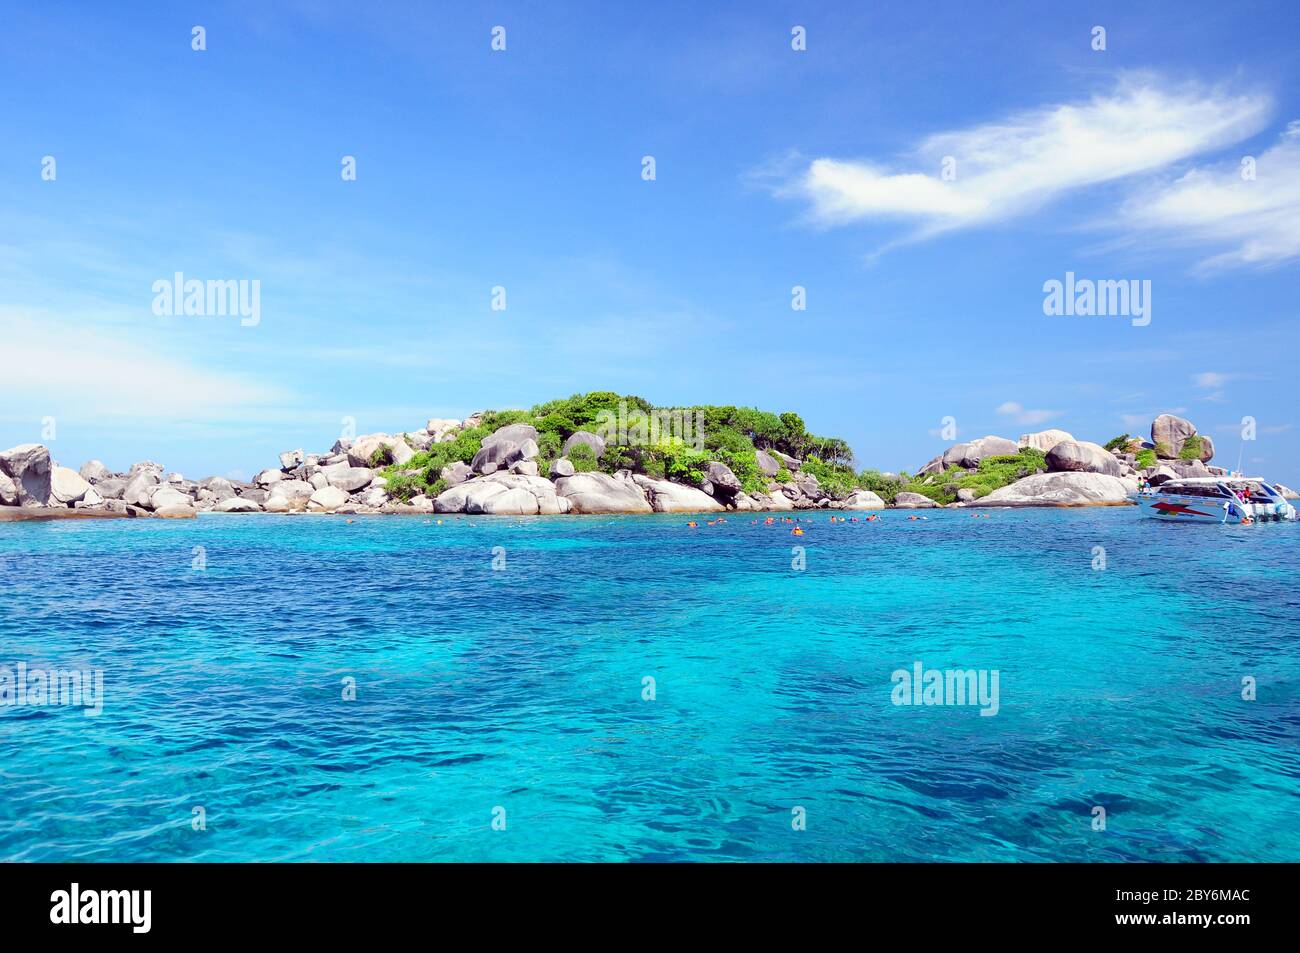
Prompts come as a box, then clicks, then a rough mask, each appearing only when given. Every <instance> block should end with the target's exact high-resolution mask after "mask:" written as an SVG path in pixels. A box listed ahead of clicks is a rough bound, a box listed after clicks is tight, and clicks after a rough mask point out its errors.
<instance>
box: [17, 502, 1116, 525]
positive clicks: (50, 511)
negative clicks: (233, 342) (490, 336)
mask: <svg viewBox="0 0 1300 953" xmlns="http://www.w3.org/2000/svg"><path fill="white" fill-rule="evenodd" d="M1136 505H1137V504H1135V503H1133V502H1132V501H1130V500H1126V501H1123V502H1099V503H1091V502H1090V503H990V504H987V505H985V504H981V503H979V502H978V501H976V502H973V503H954V504H951V505H949V506H936V507H906V506H886V507H884V508H883V509H876V510H862V509H851V508H846V507H839V506H820V507H816V508H815V509H813V510H798V511H793V510H776V509H770V510H744V511H738V510H725V511H722V512H724V513H737V512H748V513H789V512H799V513H803V514H811V513H820V512H824V513H864V512H867V513H889V512H897V513H910V512H913V510H916V509H936V510H958V509H960V510H974V509H989V510H1027V509H1049V510H1050V509H1057V510H1080V509H1094V508H1099V507H1123V506H1136ZM718 513H719V511H717V510H673V511H672V512H664V511H660V512H650V513H628V512H624V511H617V510H610V511H607V512H583V513H575V512H570V513H531V514H519V513H469V512H460V513H450V512H447V513H440V512H438V511H436V510H425V509H418V508H415V507H392V508H388V509H379V510H374V511H369V512H360V511H356V512H353V511H346V512H345V511H342V510H333V511H325V510H290V511H287V512H283V513H274V512H268V511H266V510H250V511H247V512H230V513H218V512H212V511H203V510H195V511H194V512H193V513H189V514H186V515H174V516H163V517H159V516H158V515H157V514H154V513H150V512H138V513H130V512H128V513H121V512H117V511H114V510H105V509H89V508H83V509H79V510H68V509H57V508H53V507H35V506H30V507H27V506H0V523H25V522H51V521H57V520H101V519H115V520H129V519H197V518H198V517H199V516H203V517H209V516H212V517H217V518H224V517H231V516H264V517H275V516H279V517H293V518H297V517H304V516H306V517H313V516H322V517H331V516H332V517H346V518H348V519H352V518H353V517H358V516H364V517H388V516H398V517H401V516H423V517H425V518H426V519H427V518H430V517H446V518H456V519H462V518H464V517H467V516H484V517H494V518H498V519H520V518H521V517H523V516H535V517H554V516H572V517H583V516H593V517H596V516H684V517H686V516H693V517H709V516H715V517H716V516H717V515H718ZM796 519H800V520H804V521H809V520H810V516H808V515H805V516H800V517H796Z"/></svg>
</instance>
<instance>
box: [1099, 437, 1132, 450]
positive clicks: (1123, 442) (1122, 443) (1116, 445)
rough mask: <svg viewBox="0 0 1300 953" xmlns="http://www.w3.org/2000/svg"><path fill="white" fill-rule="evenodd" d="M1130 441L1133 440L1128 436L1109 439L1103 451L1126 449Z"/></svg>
mask: <svg viewBox="0 0 1300 953" xmlns="http://www.w3.org/2000/svg"><path fill="white" fill-rule="evenodd" d="M1132 439H1133V438H1132V437H1130V436H1129V435H1128V434H1120V435H1119V436H1118V437H1111V438H1110V439H1109V440H1107V441H1106V444H1105V449H1106V450H1124V449H1127V447H1128V445H1129V441H1131V440H1132Z"/></svg>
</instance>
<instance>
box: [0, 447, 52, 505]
mask: <svg viewBox="0 0 1300 953" xmlns="http://www.w3.org/2000/svg"><path fill="white" fill-rule="evenodd" d="M51 466H52V465H51V463H50V451H49V450H47V449H46V448H45V447H43V446H41V445H40V444H38V443H24V444H19V445H18V446H16V447H10V448H9V449H8V450H5V451H3V452H0V475H3V476H5V477H7V478H8V479H7V480H6V481H5V484H4V487H3V488H0V493H3V494H4V495H5V496H6V497H8V498H10V499H12V500H13V501H14V502H13V503H10V504H8V505H10V506H14V505H17V506H44V505H45V504H46V502H48V501H49V498H50V470H51Z"/></svg>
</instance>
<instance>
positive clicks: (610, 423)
mask: <svg viewBox="0 0 1300 953" xmlns="http://www.w3.org/2000/svg"><path fill="white" fill-rule="evenodd" d="M515 423H523V424H530V425H532V426H533V427H536V428H537V446H538V460H537V463H538V469H539V472H540V473H542V474H549V473H550V470H551V464H553V463H554V462H555V460H557V459H558V458H559V457H560V455H561V454H560V450H561V448H562V446H563V444H564V441H565V440H566V439H568V438H569V437H570V436H571V435H572V434H574V433H576V432H577V431H579V430H585V431H589V432H591V433H597V434H601V435H602V436H609V435H611V432H612V431H615V430H622V431H623V433H625V434H626V436H627V441H626V445H624V444H622V443H620V442H618V441H616V440H608V441H607V445H606V449H605V453H604V454H603V455H602V456H601V457H600V458H599V460H597V459H596V457H595V454H594V453H592V452H591V450H590V448H588V447H581V448H575V449H574V451H573V452H571V453H570V454H569V455H568V456H569V460H570V461H571V462H572V463H573V467H574V470H575V471H577V472H588V471H592V470H597V469H598V470H601V471H604V472H605V473H614V472H616V471H618V470H631V471H633V472H636V473H644V474H646V475H648V476H651V477H653V478H655V479H670V480H675V481H677V482H680V483H686V484H691V485H698V484H699V483H701V482H703V480H704V478H705V472H706V469H707V467H708V464H709V463H710V462H713V461H717V462H719V463H723V464H726V466H727V467H729V468H730V469H731V472H732V473H734V474H735V475H736V478H737V479H738V480H739V481H740V484H741V486H742V487H743V488H744V490H745V491H746V492H749V493H760V492H765V491H766V490H767V486H768V482H769V481H768V479H767V478H766V477H764V476H763V474H762V472H761V471H760V470H759V469H758V462H757V461H756V460H755V458H754V451H755V450H777V451H780V452H781V453H785V454H789V455H790V456H793V457H799V458H804V457H807V456H809V455H810V454H813V455H815V456H816V459H817V460H818V463H815V464H813V466H814V467H817V466H818V465H819V464H820V463H821V461H826V462H825V464H822V465H821V467H822V469H821V470H820V471H819V472H821V473H825V474H826V477H827V481H828V482H829V483H830V486H828V487H827V488H828V489H831V487H840V488H846V489H847V490H851V489H853V488H854V486H855V485H856V484H855V480H856V478H855V477H854V475H853V472H852V470H851V469H850V468H849V463H850V461H851V460H852V459H853V451H852V450H851V449H850V447H849V445H848V444H847V443H846V442H845V441H843V440H841V439H839V438H838V437H823V436H818V435H816V434H811V433H809V432H808V429H807V427H806V426H805V425H804V422H803V418H801V417H800V416H799V415H798V414H794V413H789V412H787V413H783V414H773V413H769V412H767V411H762V410H757V409H755V408H752V407H733V406H730V405H727V406H717V405H711V404H704V405H699V406H695V407H683V408H663V407H656V406H655V405H654V404H652V403H650V402H649V401H648V400H646V399H645V398H643V397H637V396H635V395H630V394H626V395H625V394H617V393H614V392H613V391H593V392H591V393H588V394H575V395H573V396H572V397H567V398H561V399H559V400H552V401H547V402H546V403H543V404H538V405H537V406H535V407H533V408H532V409H531V410H504V411H489V412H487V413H485V414H484V415H483V418H482V420H481V421H480V423H479V426H477V427H472V428H469V429H467V430H461V431H458V432H457V433H456V435H455V438H454V439H452V440H449V441H447V442H446V443H437V444H434V445H433V446H431V447H430V448H429V449H428V450H424V451H421V452H418V453H416V455H415V456H414V457H413V458H412V459H411V460H410V461H408V462H407V463H405V464H402V465H401V466H394V465H392V458H391V455H390V456H386V457H385V456H381V455H380V454H378V453H377V454H376V458H375V459H373V460H372V461H371V462H372V465H373V466H374V467H375V469H379V470H381V475H382V476H384V477H385V478H386V479H387V480H388V487H389V493H390V495H392V496H394V497H396V498H398V499H410V498H411V497H412V496H415V495H416V494H419V493H424V494H426V495H432V494H433V492H434V488H435V485H436V484H437V483H438V482H439V477H440V474H441V472H442V468H443V467H445V466H447V465H448V464H451V463H455V462H456V461H461V462H464V463H469V462H470V461H471V460H473V459H474V454H476V453H477V452H478V451H479V449H480V448H481V446H482V443H483V438H484V437H486V436H488V435H489V434H491V433H492V432H493V431H494V430H497V429H498V428H500V427H504V426H506V425H508V424H515ZM700 434H702V435H703V443H702V445H703V450H696V449H695V446H696V445H697V441H698V438H699V435H700ZM846 475H847V476H846ZM791 479H792V477H791V475H790V473H789V471H784V475H783V476H782V475H781V474H778V481H779V482H789V481H790V480H791ZM819 479H820V477H819ZM824 485H825V484H824ZM832 492H834V490H832Z"/></svg>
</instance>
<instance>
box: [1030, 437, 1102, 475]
mask: <svg viewBox="0 0 1300 953" xmlns="http://www.w3.org/2000/svg"><path fill="white" fill-rule="evenodd" d="M1047 469H1048V470H1050V471H1052V472H1054V473H1062V472H1063V473H1105V474H1108V475H1109V476H1114V477H1117V476H1119V475H1120V463H1119V460H1118V459H1116V457H1115V455H1114V454H1113V453H1111V452H1110V451H1109V450H1107V449H1106V448H1105V447H1102V446H1099V445H1098V444H1095V443H1089V442H1088V441H1086V440H1062V441H1061V442H1060V443H1058V444H1056V446H1054V447H1052V449H1051V450H1049V451H1048V452H1047Z"/></svg>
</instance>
